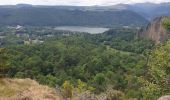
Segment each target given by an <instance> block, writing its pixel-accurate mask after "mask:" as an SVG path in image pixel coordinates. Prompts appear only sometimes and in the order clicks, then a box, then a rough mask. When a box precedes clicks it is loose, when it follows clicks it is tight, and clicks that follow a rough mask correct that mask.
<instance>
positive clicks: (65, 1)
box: [0, 0, 170, 6]
mask: <svg viewBox="0 0 170 100" xmlns="http://www.w3.org/2000/svg"><path fill="white" fill-rule="evenodd" d="M142 2H153V3H160V2H170V0H0V5H14V4H21V3H26V4H33V5H76V6H91V5H114V4H118V3H142Z"/></svg>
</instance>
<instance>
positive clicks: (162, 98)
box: [158, 95, 170, 100]
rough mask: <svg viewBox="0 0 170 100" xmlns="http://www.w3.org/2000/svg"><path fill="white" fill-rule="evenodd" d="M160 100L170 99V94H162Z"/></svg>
mask: <svg viewBox="0 0 170 100" xmlns="http://www.w3.org/2000/svg"><path fill="white" fill-rule="evenodd" d="M158 100H170V95H167V96H162V97H160V98H159V99H158Z"/></svg>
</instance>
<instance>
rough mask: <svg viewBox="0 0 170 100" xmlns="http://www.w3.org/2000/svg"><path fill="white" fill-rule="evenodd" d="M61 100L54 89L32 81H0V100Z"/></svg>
mask: <svg viewBox="0 0 170 100" xmlns="http://www.w3.org/2000/svg"><path fill="white" fill-rule="evenodd" d="M23 99H24V100H61V98H60V96H59V95H57V93H56V92H55V90H54V89H51V88H49V87H47V86H43V85H39V84H38V83H37V82H35V81H33V80H31V79H0V100H23Z"/></svg>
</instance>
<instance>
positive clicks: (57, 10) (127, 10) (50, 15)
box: [0, 3, 170, 27]
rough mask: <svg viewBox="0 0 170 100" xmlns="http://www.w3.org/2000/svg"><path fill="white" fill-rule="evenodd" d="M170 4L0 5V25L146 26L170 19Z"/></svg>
mask: <svg viewBox="0 0 170 100" xmlns="http://www.w3.org/2000/svg"><path fill="white" fill-rule="evenodd" d="M167 9H170V3H161V4H154V3H137V4H118V5H113V6H43V5H29V4H18V5H4V6H0V25H17V24H20V25H38V26H102V27H114V26H144V25H146V24H147V23H148V20H152V19H154V18H155V17H160V16H169V15H170V10H167Z"/></svg>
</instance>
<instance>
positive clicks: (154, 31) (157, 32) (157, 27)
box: [139, 17, 170, 43]
mask: <svg viewBox="0 0 170 100" xmlns="http://www.w3.org/2000/svg"><path fill="white" fill-rule="evenodd" d="M169 18H170V17H157V18H155V19H154V20H153V21H152V22H151V23H150V24H149V25H148V26H147V27H146V28H144V29H142V30H141V31H140V32H139V37H140V38H146V39H151V40H153V41H155V42H156V43H159V42H162V41H165V40H167V39H168V38H169V36H170V31H169V30H168V29H167V28H166V27H165V26H164V25H163V21H164V20H165V19H169ZM166 23H167V21H166Z"/></svg>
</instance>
